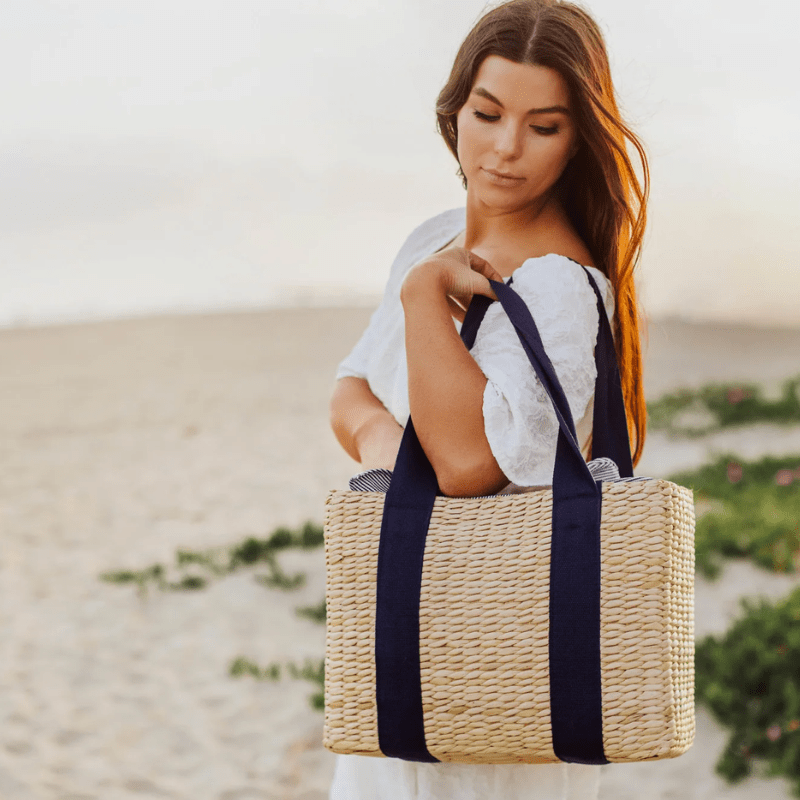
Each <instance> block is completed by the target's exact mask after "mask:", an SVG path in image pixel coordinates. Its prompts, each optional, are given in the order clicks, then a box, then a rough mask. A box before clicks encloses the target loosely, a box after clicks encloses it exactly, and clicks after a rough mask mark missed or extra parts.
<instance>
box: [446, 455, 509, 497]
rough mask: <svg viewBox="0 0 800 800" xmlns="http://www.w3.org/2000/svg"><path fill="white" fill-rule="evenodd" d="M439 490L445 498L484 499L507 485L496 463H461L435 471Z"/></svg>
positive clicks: (506, 479)
mask: <svg viewBox="0 0 800 800" xmlns="http://www.w3.org/2000/svg"><path fill="white" fill-rule="evenodd" d="M436 479H437V481H438V483H439V489H440V491H441V492H442V494H444V495H446V496H447V497H486V496H487V495H493V494H497V492H499V491H500V490H501V489H502V488H503V487H505V486H507V485H508V478H506V476H505V475H504V474H503V472H502V470H501V469H500V467H499V466H498V465H497V462H496V461H495V460H494V459H492V461H491V462H490V463H487V462H483V463H480V464H475V465H471V464H465V463H464V462H463V461H460V462H457V463H453V464H449V465H446V466H441V467H440V468H439V469H437V470H436Z"/></svg>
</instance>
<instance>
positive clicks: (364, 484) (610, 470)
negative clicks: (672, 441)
mask: <svg viewBox="0 0 800 800" xmlns="http://www.w3.org/2000/svg"><path fill="white" fill-rule="evenodd" d="M588 466H589V472H591V473H592V477H593V478H594V479H595V480H596V481H608V482H612V483H619V482H627V483H635V482H636V481H649V480H653V479H652V478H651V477H649V476H644V475H642V476H639V477H636V478H620V476H619V470H618V469H617V465H616V464H615V463H614V462H613V461H612V460H611V459H610V458H605V457H604V458H594V459H592V460H591V461H590V462H589V464H588ZM391 480H392V471H391V470H389V469H368V470H366V471H365V472H359V473H358V475H354V476H353V477H352V478H350V484H349V485H350V491H351V492H384V493H386V492H387V491H388V490H389V483H390V482H391Z"/></svg>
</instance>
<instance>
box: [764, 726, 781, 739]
mask: <svg viewBox="0 0 800 800" xmlns="http://www.w3.org/2000/svg"><path fill="white" fill-rule="evenodd" d="M780 738H781V726H780V725H770V726H769V728H767V739H769V740H770V741H771V742H777V741H778V739H780Z"/></svg>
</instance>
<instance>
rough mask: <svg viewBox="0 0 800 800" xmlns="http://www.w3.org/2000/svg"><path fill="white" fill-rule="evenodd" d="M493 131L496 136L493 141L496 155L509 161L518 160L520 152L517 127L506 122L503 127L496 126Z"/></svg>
mask: <svg viewBox="0 0 800 800" xmlns="http://www.w3.org/2000/svg"><path fill="white" fill-rule="evenodd" d="M495 130H496V131H497V136H496V138H495V141H494V149H495V152H496V153H497V155H498V156H500V157H501V158H504V159H509V160H511V159H515V158H518V157H519V155H520V153H521V150H522V136H521V133H520V130H519V126H517V125H515V124H514V123H513V122H508V123H506V124H505V125H498V126H497V128H496V129H495Z"/></svg>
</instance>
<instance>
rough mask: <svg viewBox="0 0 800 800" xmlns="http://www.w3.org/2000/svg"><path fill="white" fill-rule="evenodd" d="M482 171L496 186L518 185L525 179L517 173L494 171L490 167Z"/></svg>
mask: <svg viewBox="0 0 800 800" xmlns="http://www.w3.org/2000/svg"><path fill="white" fill-rule="evenodd" d="M483 171H484V172H485V173H486V174H487V175H488V176H489V180H490V181H491V182H492V183H494V184H496V185H497V186H518V185H519V184H520V183H521V182H522V181H524V180H525V178H523V177H519V176H517V175H508V174H505V173H502V172H495V171H494V170H491V169H485V168H484V170H483Z"/></svg>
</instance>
